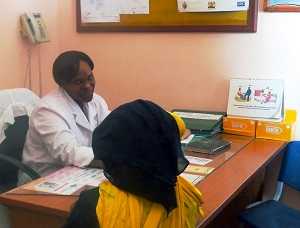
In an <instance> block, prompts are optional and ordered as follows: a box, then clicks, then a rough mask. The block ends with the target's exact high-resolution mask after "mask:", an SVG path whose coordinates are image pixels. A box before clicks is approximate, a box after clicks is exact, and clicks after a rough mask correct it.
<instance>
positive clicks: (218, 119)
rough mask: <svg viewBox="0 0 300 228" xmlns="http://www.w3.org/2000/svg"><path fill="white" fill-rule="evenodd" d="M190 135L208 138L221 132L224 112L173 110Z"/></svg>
mask: <svg viewBox="0 0 300 228" xmlns="http://www.w3.org/2000/svg"><path fill="white" fill-rule="evenodd" d="M172 112H175V113H176V114H177V115H179V116H180V117H181V118H182V119H183V121H184V123H185V125H186V128H188V129H189V130H190V131H191V133H192V134H195V135H199V136H203V137H210V136H213V135H215V134H217V133H219V132H221V131H222V123H223V116H225V115H226V113H225V112H211V111H194V110H185V109H174V110H172Z"/></svg>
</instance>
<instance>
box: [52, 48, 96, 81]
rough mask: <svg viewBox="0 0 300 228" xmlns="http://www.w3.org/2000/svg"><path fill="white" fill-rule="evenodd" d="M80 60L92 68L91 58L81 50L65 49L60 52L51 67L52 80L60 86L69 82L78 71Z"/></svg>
mask: <svg viewBox="0 0 300 228" xmlns="http://www.w3.org/2000/svg"><path fill="white" fill-rule="evenodd" d="M80 61H84V62H86V63H87V64H88V65H89V66H90V68H91V69H92V70H93V69H94V63H93V61H92V59H91V58H90V57H89V56H88V55H87V54H85V53H83V52H80V51H66V52H64V53H62V54H60V55H59V56H58V57H57V58H56V59H55V61H54V63H53V67H52V73H53V77H54V81H55V82H56V83H57V84H58V85H60V86H61V85H64V84H65V83H69V82H71V81H72V79H73V78H74V77H76V75H77V74H78V72H79V64H80Z"/></svg>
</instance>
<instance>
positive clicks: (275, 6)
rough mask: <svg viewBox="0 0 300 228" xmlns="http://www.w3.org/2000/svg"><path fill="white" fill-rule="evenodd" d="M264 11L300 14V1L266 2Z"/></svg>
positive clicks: (274, 0) (266, 0) (265, 0)
mask: <svg viewBox="0 0 300 228" xmlns="http://www.w3.org/2000/svg"><path fill="white" fill-rule="evenodd" d="M264 10H265V11H270V12H300V0H264Z"/></svg>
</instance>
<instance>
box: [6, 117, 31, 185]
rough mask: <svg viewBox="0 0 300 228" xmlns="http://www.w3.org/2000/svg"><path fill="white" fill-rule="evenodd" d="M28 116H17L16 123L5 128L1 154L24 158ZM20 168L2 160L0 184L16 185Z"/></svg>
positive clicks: (19, 159)
mask: <svg viewBox="0 0 300 228" xmlns="http://www.w3.org/2000/svg"><path fill="white" fill-rule="evenodd" d="M28 119H29V118H28V116H25V115H24V116H19V117H16V118H15V123H14V124H13V125H10V126H9V127H8V128H7V129H6V130H5V135H6V138H5V140H4V141H3V142H2V143H1V144H0V154H4V155H7V156H8V157H11V158H14V159H16V160H18V161H21V160H22V152H23V146H24V143H25V138H26V133H27V130H28ZM18 171H19V168H18V167H16V166H13V165H12V164H11V163H9V162H7V161H4V160H0V176H1V179H0V185H1V186H7V187H8V186H10V187H15V186H16V185H17V181H18Z"/></svg>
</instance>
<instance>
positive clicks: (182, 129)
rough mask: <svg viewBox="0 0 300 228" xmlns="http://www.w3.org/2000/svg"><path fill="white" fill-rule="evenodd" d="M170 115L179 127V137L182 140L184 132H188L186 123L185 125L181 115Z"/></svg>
mask: <svg viewBox="0 0 300 228" xmlns="http://www.w3.org/2000/svg"><path fill="white" fill-rule="evenodd" d="M169 113H170V114H171V115H172V116H173V118H174V119H175V120H176V123H177V127H178V129H179V135H180V138H181V137H182V136H183V134H184V132H185V131H186V127H185V123H184V121H183V119H182V118H181V117H180V116H179V115H177V114H176V113H175V112H169Z"/></svg>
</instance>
